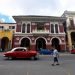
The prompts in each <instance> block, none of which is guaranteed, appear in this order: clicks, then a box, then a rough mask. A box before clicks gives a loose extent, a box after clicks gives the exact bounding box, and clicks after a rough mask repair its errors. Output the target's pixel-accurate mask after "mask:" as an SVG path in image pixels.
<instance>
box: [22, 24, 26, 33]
mask: <svg viewBox="0 0 75 75" xmlns="http://www.w3.org/2000/svg"><path fill="white" fill-rule="evenodd" d="M25 26H26V25H25V24H23V25H22V33H25Z"/></svg>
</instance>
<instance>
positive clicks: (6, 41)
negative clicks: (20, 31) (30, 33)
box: [0, 23, 16, 51]
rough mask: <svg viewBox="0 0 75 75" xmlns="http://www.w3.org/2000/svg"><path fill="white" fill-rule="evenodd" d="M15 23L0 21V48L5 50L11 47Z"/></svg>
mask: <svg viewBox="0 0 75 75" xmlns="http://www.w3.org/2000/svg"><path fill="white" fill-rule="evenodd" d="M15 26H16V24H15V23H0V50H1V49H2V51H7V50H9V49H10V48H12V39H13V33H14V32H15Z"/></svg>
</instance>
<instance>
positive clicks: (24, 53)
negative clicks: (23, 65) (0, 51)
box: [4, 47, 39, 60]
mask: <svg viewBox="0 0 75 75" xmlns="http://www.w3.org/2000/svg"><path fill="white" fill-rule="evenodd" d="M4 57H7V58H8V59H13V58H32V59H34V60H35V59H38V58H39V54H38V52H37V51H34V50H27V48H25V47H16V48H13V49H12V50H11V51H7V52H5V53H4Z"/></svg>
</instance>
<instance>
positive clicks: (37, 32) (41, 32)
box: [32, 30, 49, 34]
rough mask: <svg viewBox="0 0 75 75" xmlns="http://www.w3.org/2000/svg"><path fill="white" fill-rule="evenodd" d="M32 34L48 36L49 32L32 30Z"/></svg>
mask: <svg viewBox="0 0 75 75" xmlns="http://www.w3.org/2000/svg"><path fill="white" fill-rule="evenodd" d="M32 33H33V34H49V30H33V31H32Z"/></svg>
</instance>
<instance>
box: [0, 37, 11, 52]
mask: <svg viewBox="0 0 75 75" xmlns="http://www.w3.org/2000/svg"><path fill="white" fill-rule="evenodd" d="M1 49H2V51H7V50H9V49H10V41H9V39H8V37H3V38H2V39H1Z"/></svg>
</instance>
